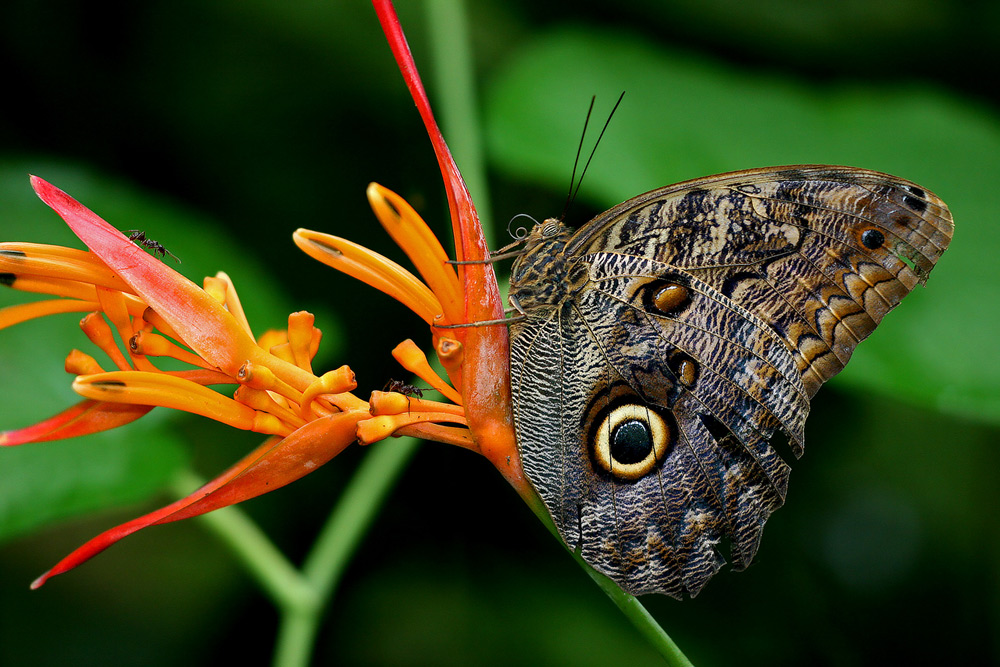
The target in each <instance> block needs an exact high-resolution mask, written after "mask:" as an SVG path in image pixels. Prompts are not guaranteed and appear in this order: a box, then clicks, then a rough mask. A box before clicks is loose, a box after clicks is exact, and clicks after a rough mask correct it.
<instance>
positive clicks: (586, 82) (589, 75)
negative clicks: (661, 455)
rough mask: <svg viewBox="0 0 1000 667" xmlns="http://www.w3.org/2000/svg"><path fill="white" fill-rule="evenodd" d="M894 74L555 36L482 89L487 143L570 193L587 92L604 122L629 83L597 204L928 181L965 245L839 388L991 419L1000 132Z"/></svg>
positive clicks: (631, 40)
mask: <svg viewBox="0 0 1000 667" xmlns="http://www.w3.org/2000/svg"><path fill="white" fill-rule="evenodd" d="M884 74H886V76H882V77H880V78H879V79H878V80H876V81H873V82H868V83H865V82H859V83H853V84H847V83H839V84H828V85H819V84H816V83H812V82H807V81H803V80H801V79H796V78H793V77H791V76H786V77H782V76H780V75H778V74H775V73H773V72H761V71H755V70H753V69H740V68H737V67H734V66H727V65H724V64H721V63H718V62H714V61H711V60H709V59H707V58H703V57H700V56H698V55H694V54H690V53H683V52H680V51H672V50H667V49H663V48H660V47H657V46H655V45H651V44H649V43H646V42H644V41H643V39H642V38H641V37H637V36H635V35H630V34H626V33H616V32H610V31H600V30H584V29H572V30H561V31H557V32H553V33H551V34H547V35H543V36H542V37H541V38H540V39H538V40H537V41H535V42H533V43H531V44H529V45H528V46H526V47H524V48H523V49H522V51H521V52H520V53H519V54H518V57H515V58H512V59H511V60H510V62H509V64H507V65H506V66H505V67H503V68H502V69H501V70H499V71H498V73H497V75H496V77H495V79H494V80H493V81H492V84H491V85H490V87H489V89H488V91H487V105H486V117H487V132H488V143H489V148H490V152H491V157H492V160H493V161H494V163H495V165H496V166H497V167H498V168H500V169H501V170H503V171H504V172H506V173H508V174H509V175H511V176H512V177H514V178H516V179H519V180H521V181H525V182H541V183H544V184H546V185H549V186H552V187H554V188H556V189H558V190H559V191H565V188H566V183H567V181H568V175H569V173H570V170H571V168H572V163H573V155H574V153H575V151H576V146H577V143H578V141H579V133H580V130H581V128H582V125H583V117H584V115H585V112H586V108H587V105H588V103H589V99H590V96H591V95H596V96H597V99H598V104H597V106H596V107H595V112H594V118H595V119H596V120H595V121H592V122H595V123H596V124H597V125H598V126H599V125H600V123H602V122H603V119H604V117H605V116H606V114H607V112H608V111H609V110H610V107H611V105H612V104H613V103H614V100H615V99H616V98H617V96H618V94H619V93H620V91H621V90H625V91H626V96H625V100H624V102H623V104H622V107H621V108H620V109H619V111H618V113H617V114H616V116H615V118H614V120H612V122H611V126H610V128H609V130H608V132H607V134H606V135H605V138H604V140H603V141H602V143H601V146H600V148H599V149H598V151H597V154H596V157H595V158H594V162H593V164H592V165H591V167H590V170H589V171H588V172H587V177H586V179H585V180H584V182H583V186H582V188H581V190H580V197H581V198H582V199H584V200H587V201H590V202H592V203H594V204H596V205H598V206H601V207H610V206H612V205H614V204H617V203H618V202H620V201H623V200H625V199H628V198H630V197H634V196H636V195H638V194H640V193H642V192H645V191H648V190H652V189H654V188H657V187H660V186H663V185H667V184H669V183H673V182H677V181H682V180H687V179H690V178H696V177H699V176H705V175H709V174H713V173H720V172H725V171H731V170H737V169H748V168H752V167H762V166H769V165H782V164H801V163H820V164H823V163H825V164H843V165H851V166H857V167H865V168H869V169H876V170H879V171H885V172H888V173H893V174H897V175H899V176H902V177H904V178H908V179H911V180H914V181H916V182H918V183H920V184H922V185H924V186H926V187H927V188H929V189H930V190H932V191H934V192H936V193H937V194H938V195H939V196H941V197H942V198H943V199H944V200H945V201H946V202H948V204H949V205H950V207H951V208H952V211H953V213H954V216H955V221H956V232H955V240H954V242H953V243H952V246H951V248H950V249H949V250H948V252H947V253H946V254H945V256H944V258H943V259H942V260H941V262H940V265H939V266H938V268H937V269H936V270H935V272H934V274H933V275H932V276H931V280H930V282H929V286H928V288H927V289H926V290H924V289H918V290H916V292H915V294H913V295H912V296H910V297H909V298H908V299H907V300H906V303H905V304H904V305H903V306H902V307H900V308H899V309H898V310H897V311H896V312H894V313H893V314H892V315H890V316H889V317H887V318H886V320H885V322H884V323H883V324H882V325H881V326H880V327H879V330H878V331H877V332H876V333H875V334H874V335H873V336H872V338H871V340H869V341H866V342H865V343H864V344H862V345H861V346H860V347H859V348H858V350H857V352H856V353H855V355H854V359H853V360H852V362H851V365H850V368H849V370H847V371H846V372H845V373H844V374H843V375H842V376H841V377H840V378H838V380H836V382H841V383H850V384H852V385H855V386H858V387H864V388H867V389H871V390H875V391H878V392H882V393H889V394H893V395H895V396H897V397H899V398H902V399H903V400H907V401H910V402H914V403H916V404H918V405H923V406H927V407H931V408H934V409H939V410H943V411H947V412H951V413H953V414H959V415H966V416H973V417H976V418H981V419H987V420H990V421H992V422H994V423H995V422H998V421H1000V355H996V354H992V353H990V352H989V350H990V349H991V347H992V345H993V340H994V338H995V333H994V332H995V331H996V329H997V327H998V325H1000V299H997V298H996V295H995V294H994V293H993V289H992V287H993V285H994V284H995V283H996V278H995V275H994V269H993V266H994V264H995V261H996V257H998V256H1000V228H998V226H997V225H996V224H994V222H993V218H994V217H995V215H994V214H993V211H994V208H995V196H994V194H993V193H994V192H995V187H996V185H995V184H996V183H997V182H998V181H1000V127H998V122H997V118H996V117H995V116H991V115H990V114H989V113H988V112H987V111H986V110H985V109H983V108H981V107H979V106H977V105H975V104H973V103H971V102H968V101H963V100H960V99H958V98H956V97H955V96H952V95H949V94H948V93H947V92H946V91H943V90H940V89H937V88H932V87H930V86H924V85H920V84H919V83H914V82H912V81H909V82H907V83H900V82H894V81H890V80H888V78H887V77H888V74H889V73H884ZM595 136H596V132H593V133H592V134H591V137H595ZM591 141H592V140H591ZM553 202H554V205H558V202H559V200H558V199H557V198H553ZM515 212H521V211H512V212H511V213H510V214H513V213H515ZM557 212H558V211H555V210H552V211H546V212H541V213H540V214H539V215H538V216H536V217H541V216H544V215H551V214H553V213H557ZM531 213H537V212H531ZM571 215H572V212H571ZM573 222H576V223H579V222H581V221H578V220H577V221H573Z"/></svg>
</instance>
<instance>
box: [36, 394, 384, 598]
mask: <svg viewBox="0 0 1000 667" xmlns="http://www.w3.org/2000/svg"><path fill="white" fill-rule="evenodd" d="M366 416H367V415H366V414H364V413H346V412H338V413H336V414H333V415H330V416H329V417H325V418H323V419H317V420H316V421H313V422H310V423H308V424H306V425H305V426H303V427H302V428H300V429H298V430H297V431H295V432H294V433H292V434H291V435H289V436H288V437H286V438H283V439H280V440H279V439H275V438H271V439H269V440H268V441H267V442H265V443H264V444H263V445H261V446H260V447H258V448H257V449H255V450H254V451H253V452H252V453H251V454H250V455H248V456H246V457H244V458H243V460H241V461H240V462H239V463H237V464H236V465H235V466H233V467H232V468H230V469H229V470H227V471H226V472H225V473H223V474H222V475H220V476H219V477H217V478H216V479H214V480H212V481H211V482H209V483H208V484H206V485H205V486H203V487H201V488H200V489H198V490H197V491H195V492H194V493H192V494H190V495H189V496H187V497H186V498H182V499H181V500H178V501H177V502H175V503H171V504H170V505H167V506H166V507H164V508H162V509H159V510H157V511H155V512H151V513H150V514H147V515H145V516H142V517H139V518H138V519H133V520H132V521H129V522H128V523H124V524H122V525H120V526H117V527H116V528H112V529H111V530H108V531H106V532H104V533H101V534H100V535H98V536H97V537H95V538H93V539H92V540H90V541H89V542H87V543H86V544H84V545H83V546H81V547H80V548H78V549H77V550H75V551H74V552H73V553H71V554H69V555H68V556H66V558H64V559H62V560H61V561H59V563H57V564H56V566H55V567H53V568H52V569H51V570H49V571H48V572H46V573H45V574H43V575H42V576H40V577H39V578H38V579H36V580H35V581H34V582H33V583H32V584H31V587H32V588H38V587H40V586H41V585H42V584H44V583H45V582H46V581H48V580H49V579H50V578H52V577H54V576H56V575H57V574H62V573H64V572H67V571H68V570H71V569H73V568H74V567H76V566H78V565H80V564H81V563H84V562H86V561H87V560H90V559H91V558H93V557H94V556H96V555H97V554H99V553H101V552H102V551H104V550H105V549H107V548H108V547H110V546H111V545H112V544H114V543H115V542H117V541H118V540H120V539H122V538H123V537H126V536H128V535H131V534H132V533H134V532H136V531H137V530H141V529H142V528H145V527H147V526H152V525H155V524H163V523H169V522H171V521H179V520H180V519H187V518H190V517H193V516H198V515H199V514H205V513H206V512H211V511H212V510H215V509H219V508H220V507H226V506H228V505H233V504H235V503H239V502H243V501H244V500H249V499H250V498H256V497H257V496H260V495H263V494H265V493H267V492H268V491H274V490H275V489H278V488H281V487H282V486H285V485H286V484H288V483H290V482H294V481H295V480H297V479H299V478H301V477H304V476H306V475H308V474H309V473H310V472H312V471H313V470H316V469H317V468H319V467H320V466H321V465H323V464H324V463H326V462H327V461H329V460H330V459H332V458H333V457H334V456H336V455H337V454H339V453H340V452H341V451H343V450H344V448H345V447H347V446H348V445H349V444H351V443H352V442H354V438H355V434H354V432H355V425H356V423H357V421H358V420H360V419H364V418H365V417H366Z"/></svg>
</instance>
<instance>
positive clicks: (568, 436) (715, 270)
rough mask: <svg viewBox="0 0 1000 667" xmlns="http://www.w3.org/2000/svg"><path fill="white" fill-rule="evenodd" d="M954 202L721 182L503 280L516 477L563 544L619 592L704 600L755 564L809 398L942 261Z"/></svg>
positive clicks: (866, 188)
mask: <svg viewBox="0 0 1000 667" xmlns="http://www.w3.org/2000/svg"><path fill="white" fill-rule="evenodd" d="M950 237H951V219H950V216H949V214H948V211H947V209H946V208H945V207H944V204H943V203H942V202H941V201H940V200H939V199H937V198H936V197H934V196H933V195H931V194H929V193H927V192H926V191H924V190H923V189H921V188H919V187H918V186H916V185H914V184H912V183H909V182H907V181H902V180H900V179H896V178H893V177H891V176H886V175H883V174H876V173H874V172H867V171H862V170H856V169H845V168H833V167H796V168H785V169H775V170H754V171H749V172H740V173H736V174H727V175H723V176H716V177H711V178H707V179H699V180H697V181H691V182H689V183H685V184H680V185H676V186H671V187H669V188H664V189H662V190H658V191H654V192H652V193H648V194H646V195H642V196H641V197H637V198H635V199H633V200H630V201H628V202H625V203H624V204H622V205H620V206H618V207H616V208H615V209H612V210H611V211H609V212H607V213H605V214H603V215H602V216H599V217H598V218H597V219H595V220H594V221H592V222H591V223H589V224H588V225H587V226H585V227H583V228H582V229H581V230H580V231H579V232H578V233H577V234H575V235H574V236H572V237H571V238H570V237H569V235H568V232H567V231H566V230H565V228H563V227H562V226H561V225H558V224H555V226H553V223H547V224H546V225H545V226H541V225H540V226H538V228H536V230H535V231H534V232H533V233H532V237H531V238H529V241H528V244H527V248H526V253H525V255H524V256H523V257H522V258H521V259H520V260H519V261H518V262H517V264H515V267H514V270H513V272H512V281H511V296H512V301H514V302H516V303H517V304H518V305H519V306H520V307H521V308H522V309H523V310H524V312H525V313H526V315H527V317H526V319H525V320H523V321H521V322H518V323H516V324H512V326H511V341H512V342H511V368H512V371H511V383H512V389H513V396H514V418H515V426H516V429H517V435H518V445H519V448H520V452H521V456H522V459H523V464H524V468H525V473H526V475H527V476H528V479H529V480H531V482H532V484H533V485H534V486H535V488H536V490H537V491H538V493H539V495H540V497H541V498H542V500H543V501H544V502H545V504H546V506H547V507H548V509H549V511H550V513H551V514H552V517H553V520H554V521H555V523H556V526H557V527H558V529H559V531H560V534H561V535H562V537H563V539H564V540H565V541H566V543H567V545H569V546H570V548H573V549H577V548H579V549H580V550H581V553H582V555H583V557H584V558H585V559H586V560H587V561H588V562H589V563H591V564H592V565H593V566H594V567H596V568H597V569H598V570H600V571H602V572H604V573H605V574H607V575H608V576H610V577H611V578H613V579H614V580H615V581H617V582H618V583H619V584H620V585H622V586H623V588H625V589H626V590H629V591H631V592H633V593H645V592H662V593H667V594H671V595H674V596H681V595H682V594H683V593H685V592H687V593H688V594H691V595H694V594H696V593H697V592H698V591H699V590H700V589H701V587H702V586H703V585H704V584H705V582H706V581H707V580H708V579H709V578H710V577H711V576H712V574H713V573H714V572H716V571H717V570H718V568H719V567H720V566H721V565H722V563H723V562H724V558H723V556H722V554H721V551H728V553H729V557H730V559H731V560H732V561H733V564H734V566H735V567H736V568H737V569H740V568H742V567H745V566H746V565H748V564H749V562H750V560H751V558H752V557H753V555H754V553H755V551H756V549H757V545H758V543H759V540H760V534H761V530H762V528H763V525H764V522H765V520H766V519H767V517H768V515H769V514H770V513H771V511H773V510H774V509H776V508H777V507H778V506H780V505H781V504H782V502H783V501H784V496H785V490H786V488H787V482H788V473H789V466H788V465H787V463H786V462H785V461H784V460H783V459H782V458H781V457H780V456H779V455H778V453H777V452H776V451H775V446H774V445H775V444H776V443H775V442H774V441H775V439H782V440H787V441H788V443H789V444H790V446H791V449H792V451H793V452H794V453H795V455H796V456H797V455H799V454H801V451H802V445H803V438H802V432H803V425H804V421H805V417H806V415H807V414H808V409H809V404H808V399H809V397H811V396H812V394H814V393H815V391H816V389H817V388H818V387H819V385H820V384H821V383H822V382H823V381H825V380H826V379H828V378H829V377H831V376H832V375H833V374H835V373H836V372H837V371H839V370H840V368H842V367H843V364H844V363H846V361H847V359H848V358H849V357H850V354H851V352H852V351H853V349H854V346H855V345H856V344H857V342H858V341H860V340H861V339H862V338H864V337H865V336H867V335H868V333H870V332H871V331H872V329H873V328H874V327H875V325H876V324H877V323H878V321H880V320H881V318H882V316H884V315H885V313H886V312H888V310H889V309H891V308H892V307H894V306H895V305H896V304H897V303H898V302H899V300H900V299H901V298H902V297H903V296H905V294H906V293H907V292H908V291H909V290H910V289H911V288H912V287H913V286H914V285H915V284H916V283H918V282H922V281H923V279H924V278H926V275H927V273H928V272H929V271H930V269H931V268H932V267H933V264H934V262H936V261H937V259H938V257H939V256H940V254H941V252H942V251H943V250H944V248H945V247H946V246H947V243H948V240H949V239H950Z"/></svg>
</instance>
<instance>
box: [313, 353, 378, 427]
mask: <svg viewBox="0 0 1000 667" xmlns="http://www.w3.org/2000/svg"><path fill="white" fill-rule="evenodd" d="M357 387H358V382H357V379H356V378H355V376H354V371H352V370H351V368H350V367H349V366H341V367H340V368H338V369H336V370H333V371H328V372H326V373H324V374H323V375H322V376H320V377H318V378H316V381H315V382H313V383H312V384H311V385H309V387H307V388H306V390H305V391H304V392H302V401H301V403H300V405H301V408H300V412H299V414H300V415H301V416H302V418H303V419H309V418H310V417H311V416H312V414H313V404H314V402H315V401H316V400H317V399H318V398H319V397H320V396H324V395H350V392H352V391H354V390H355V389H357ZM349 403H351V404H352V405H356V403H355V402H354V401H349ZM366 407H367V406H366Z"/></svg>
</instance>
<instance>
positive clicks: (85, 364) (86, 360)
mask: <svg viewBox="0 0 1000 667" xmlns="http://www.w3.org/2000/svg"><path fill="white" fill-rule="evenodd" d="M65 368H66V372H67V373H71V374H73V375H94V374H96V373H103V372H104V369H103V368H101V365H100V364H99V363H97V360H96V359H94V358H93V357H92V356H90V355H89V354H86V353H85V352H81V351H80V350H70V353H69V354H68V355H66V364H65Z"/></svg>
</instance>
